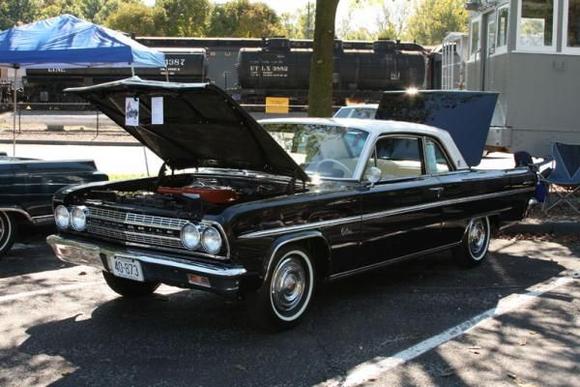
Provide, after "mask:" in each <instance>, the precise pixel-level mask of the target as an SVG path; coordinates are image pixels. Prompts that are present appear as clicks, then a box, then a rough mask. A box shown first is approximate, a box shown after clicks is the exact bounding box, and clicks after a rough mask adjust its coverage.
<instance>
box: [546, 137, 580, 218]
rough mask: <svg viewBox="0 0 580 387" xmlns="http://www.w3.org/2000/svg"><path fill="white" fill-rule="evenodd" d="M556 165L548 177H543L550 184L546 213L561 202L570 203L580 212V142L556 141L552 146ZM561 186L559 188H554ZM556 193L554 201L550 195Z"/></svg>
mask: <svg viewBox="0 0 580 387" xmlns="http://www.w3.org/2000/svg"><path fill="white" fill-rule="evenodd" d="M552 156H553V158H554V162H555V167H554V169H553V170H552V172H551V173H550V174H549V175H548V177H546V178H542V179H541V181H544V182H545V183H547V184H548V185H549V189H548V197H547V198H546V200H545V201H544V206H543V210H544V213H546V214H547V213H548V211H550V210H551V209H553V208H554V207H556V206H557V205H559V204H564V203H566V204H568V205H569V206H570V207H572V209H573V210H574V211H576V212H577V213H579V214H580V204H579V202H578V200H579V199H580V197H579V195H578V194H580V144H577V145H572V144H562V143H559V142H556V143H554V147H553V148H552ZM554 188H559V189H557V190H556V189H554ZM552 195H555V196H556V198H555V200H554V201H553V203H549V202H550V197H551V196H552Z"/></svg>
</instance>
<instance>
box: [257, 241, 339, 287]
mask: <svg viewBox="0 0 580 387" xmlns="http://www.w3.org/2000/svg"><path fill="white" fill-rule="evenodd" d="M309 240H317V241H318V242H320V243H322V244H323V246H324V248H325V249H326V254H325V257H320V258H321V259H323V260H324V261H323V263H324V264H325V265H328V266H327V267H329V268H330V265H331V260H330V245H329V243H328V241H327V239H326V238H325V237H324V235H323V234H322V233H321V232H320V231H318V230H309V231H301V232H297V233H292V234H286V235H281V236H279V237H278V238H276V239H275V240H274V241H273V243H272V245H271V246H270V249H269V251H268V254H267V255H266V256H267V259H266V260H264V265H263V268H262V269H263V271H262V278H266V276H267V275H268V273H269V272H270V269H271V266H272V262H273V260H274V257H275V256H276V253H277V252H278V250H280V248H282V247H283V246H285V245H287V244H289V243H294V242H303V241H309Z"/></svg>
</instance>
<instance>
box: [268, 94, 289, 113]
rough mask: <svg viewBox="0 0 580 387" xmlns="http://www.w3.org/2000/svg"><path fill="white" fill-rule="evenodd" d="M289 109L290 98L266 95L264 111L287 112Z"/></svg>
mask: <svg viewBox="0 0 580 387" xmlns="http://www.w3.org/2000/svg"><path fill="white" fill-rule="evenodd" d="M289 111H290V98H286V97H266V113H283V114H284V113H288V112H289Z"/></svg>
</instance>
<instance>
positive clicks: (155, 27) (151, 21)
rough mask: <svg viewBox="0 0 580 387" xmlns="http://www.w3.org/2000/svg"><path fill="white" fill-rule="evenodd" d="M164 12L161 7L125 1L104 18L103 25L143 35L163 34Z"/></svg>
mask: <svg viewBox="0 0 580 387" xmlns="http://www.w3.org/2000/svg"><path fill="white" fill-rule="evenodd" d="M164 22H165V14H164V12H163V8H161V7H147V6H146V5H145V4H143V3H140V2H138V3H131V2H129V3H125V4H122V5H121V6H119V8H118V9H117V11H116V12H115V13H112V14H111V15H110V16H109V17H108V18H107V19H106V20H105V23H104V24H105V25H106V26H107V27H110V28H112V29H115V30H119V31H125V32H130V33H135V34H137V35H143V36H164V35H166V33H165V29H164Z"/></svg>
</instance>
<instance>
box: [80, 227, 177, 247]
mask: <svg viewBox="0 0 580 387" xmlns="http://www.w3.org/2000/svg"><path fill="white" fill-rule="evenodd" d="M87 231H88V232H90V233H91V234H95V235H100V236H104V237H108V238H114V239H122V240H124V241H127V242H133V243H140V244H146V245H152V246H163V247H171V248H173V249H182V248H183V246H182V245H181V240H180V239H179V238H171V237H162V236H156V235H148V234H142V233H136V232H130V231H122V230H115V229H110V228H107V227H100V226H93V225H88V227H87Z"/></svg>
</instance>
